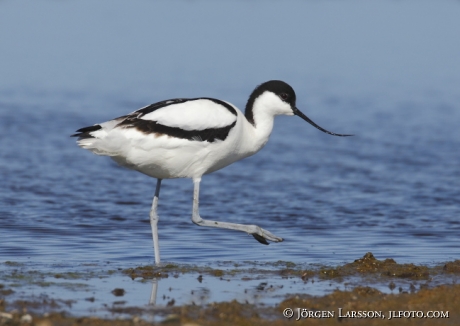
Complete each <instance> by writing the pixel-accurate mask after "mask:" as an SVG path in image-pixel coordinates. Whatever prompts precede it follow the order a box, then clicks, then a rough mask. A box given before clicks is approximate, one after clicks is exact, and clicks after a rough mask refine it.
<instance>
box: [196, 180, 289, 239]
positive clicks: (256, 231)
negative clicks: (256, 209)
mask: <svg viewBox="0 0 460 326" xmlns="http://www.w3.org/2000/svg"><path fill="white" fill-rule="evenodd" d="M200 182H201V178H194V179H193V186H194V187H193V214H192V222H193V223H195V224H196V225H199V226H210V227H214V228H222V229H230V230H237V231H242V232H246V233H248V234H251V235H252V236H253V237H254V238H255V239H256V240H257V241H259V242H260V243H262V244H266V245H268V242H267V240H269V241H273V242H281V241H283V238H280V237H277V236H275V235H274V234H272V233H271V232H269V231H267V230H264V229H262V228H261V227H260V226H257V225H247V224H236V223H228V222H217V221H211V220H204V219H202V218H201V217H200V213H199V197H200Z"/></svg>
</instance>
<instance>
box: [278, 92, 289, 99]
mask: <svg viewBox="0 0 460 326" xmlns="http://www.w3.org/2000/svg"><path fill="white" fill-rule="evenodd" d="M280 97H281V99H282V100H284V101H285V100H287V99H288V97H289V95H287V94H286V93H281V94H280Z"/></svg>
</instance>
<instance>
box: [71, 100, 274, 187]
mask: <svg viewBox="0 0 460 326" xmlns="http://www.w3.org/2000/svg"><path fill="white" fill-rule="evenodd" d="M271 95H272V94H271V93H267V94H265V96H264V97H262V98H261V99H259V100H258V103H257V104H258V105H257V106H255V107H256V108H257V107H258V106H262V107H263V108H265V107H267V106H268V105H267V103H270V102H271V101H272V100H273V99H272V98H271V97H272V96H271ZM265 102H267V103H265ZM280 102H281V101H280ZM226 103H227V102H226ZM227 104H228V105H230V106H231V107H232V108H234V110H235V112H236V115H235V114H232V113H231V112H230V111H229V110H228V109H227V108H226V107H224V106H222V105H220V104H218V103H215V102H214V101H212V100H209V99H192V100H188V101H186V102H183V103H178V104H171V105H168V106H165V107H163V108H160V109H157V110H155V111H153V112H151V113H147V114H145V115H143V116H141V117H140V119H143V120H146V121H156V122H157V123H160V124H162V125H165V126H169V127H172V128H179V129H182V130H189V131H190V130H205V129H210V128H213V129H218V128H224V127H227V126H231V125H232V124H234V126H233V127H232V128H231V129H230V130H229V133H228V136H227V137H226V138H225V139H224V140H216V141H213V142H209V141H201V140H200V139H192V140H189V139H184V138H176V137H172V136H170V135H167V134H159V133H149V134H146V133H144V132H142V131H140V130H138V129H136V128H124V127H123V126H120V125H119V123H120V122H121V121H122V120H123V118H124V117H121V118H117V119H114V120H110V121H107V122H104V123H101V124H99V125H100V126H101V127H102V128H101V129H99V130H96V131H93V132H91V135H92V136H93V137H92V138H85V139H81V140H79V141H78V145H79V146H81V147H82V148H85V149H88V150H90V151H92V152H93V153H95V154H98V155H106V156H110V157H111V158H112V159H113V160H115V161H116V162H117V163H118V164H120V165H122V166H124V167H127V168H130V169H134V170H137V171H139V172H142V173H144V174H146V175H148V176H151V177H154V178H158V179H171V178H197V177H201V176H202V175H204V174H208V173H211V172H214V171H217V170H219V169H222V168H224V167H226V166H227V165H230V164H232V163H234V162H236V161H239V160H241V159H243V158H245V157H248V156H250V155H253V154H255V153H257V152H258V151H259V150H260V149H261V148H262V147H263V146H264V145H265V144H266V143H267V141H268V138H269V136H270V133H271V131H272V129H273V122H274V114H281V113H279V111H280V110H278V111H274V112H273V113H270V112H268V114H264V113H267V110H263V109H261V110H260V114H258V115H256V121H257V122H256V123H257V125H256V126H257V127H256V126H254V125H252V124H251V123H249V122H248V120H247V119H246V117H245V116H244V114H243V113H242V112H241V111H240V110H238V109H237V108H236V107H235V106H233V105H231V104H230V103H227ZM136 112H137V111H136ZM136 112H133V113H131V114H130V115H135V114H136ZM128 116H129V115H128Z"/></svg>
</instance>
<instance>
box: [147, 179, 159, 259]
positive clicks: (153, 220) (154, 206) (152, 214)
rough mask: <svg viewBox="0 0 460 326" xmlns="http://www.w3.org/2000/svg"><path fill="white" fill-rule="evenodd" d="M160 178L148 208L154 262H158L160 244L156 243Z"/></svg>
mask: <svg viewBox="0 0 460 326" xmlns="http://www.w3.org/2000/svg"><path fill="white" fill-rule="evenodd" d="M160 187H161V179H157V187H156V188H155V195H154V196H153V202H152V208H151V209H150V226H151V227H152V237H153V250H154V254H155V264H157V265H158V264H160V245H159V243H158V213H157V209H158V198H159V197H160Z"/></svg>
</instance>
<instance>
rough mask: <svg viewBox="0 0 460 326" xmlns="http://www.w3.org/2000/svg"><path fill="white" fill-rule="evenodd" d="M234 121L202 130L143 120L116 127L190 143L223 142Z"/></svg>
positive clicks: (123, 122)
mask: <svg viewBox="0 0 460 326" xmlns="http://www.w3.org/2000/svg"><path fill="white" fill-rule="evenodd" d="M235 124H236V121H235V122H233V123H232V124H231V125H228V126H225V127H222V128H208V129H203V130H184V129H181V128H177V127H169V126H165V125H162V124H159V123H157V122H156V121H151V120H143V119H126V120H124V121H122V122H120V123H119V124H118V125H117V127H124V128H135V129H137V130H139V131H140V132H143V133H144V134H157V135H167V136H170V137H175V138H181V139H187V140H191V141H207V142H210V143H212V142H214V141H216V140H225V139H226V138H227V136H228V134H229V132H230V130H231V129H232V128H233V127H234V126H235Z"/></svg>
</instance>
